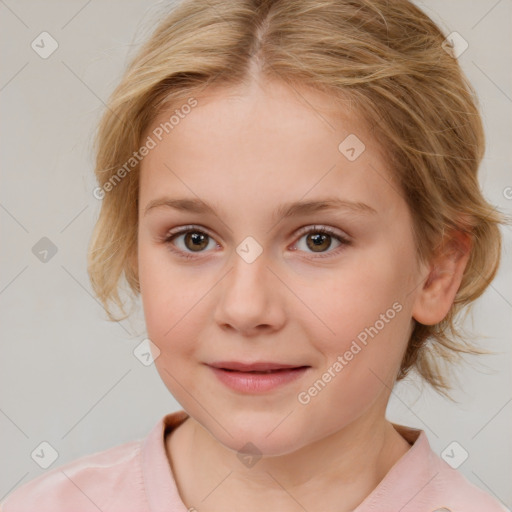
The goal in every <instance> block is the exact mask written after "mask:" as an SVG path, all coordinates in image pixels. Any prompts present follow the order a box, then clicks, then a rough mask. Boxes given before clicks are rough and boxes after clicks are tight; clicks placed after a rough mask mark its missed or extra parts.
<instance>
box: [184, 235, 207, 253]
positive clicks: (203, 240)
mask: <svg viewBox="0 0 512 512" xmlns="http://www.w3.org/2000/svg"><path fill="white" fill-rule="evenodd" d="M208 238H210V237H209V236H208V235H207V234H206V233H201V232H200V231H189V232H187V233H186V234H185V238H184V239H183V243H184V244H185V247H186V248H187V249H190V250H191V251H194V252H198V251H201V250H202V249H204V248H205V247H207V246H208Z"/></svg>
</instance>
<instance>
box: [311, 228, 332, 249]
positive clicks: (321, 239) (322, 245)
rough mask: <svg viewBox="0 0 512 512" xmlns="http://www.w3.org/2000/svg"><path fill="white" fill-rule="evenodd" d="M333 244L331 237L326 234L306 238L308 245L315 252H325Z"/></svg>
mask: <svg viewBox="0 0 512 512" xmlns="http://www.w3.org/2000/svg"><path fill="white" fill-rule="evenodd" d="M331 243H332V237H331V235H327V234H325V233H313V234H311V233H310V234H308V235H307V236H306V244H307V246H308V247H309V248H310V249H311V250H312V251H314V252H323V251H325V250H327V249H329V247H330V246H331Z"/></svg>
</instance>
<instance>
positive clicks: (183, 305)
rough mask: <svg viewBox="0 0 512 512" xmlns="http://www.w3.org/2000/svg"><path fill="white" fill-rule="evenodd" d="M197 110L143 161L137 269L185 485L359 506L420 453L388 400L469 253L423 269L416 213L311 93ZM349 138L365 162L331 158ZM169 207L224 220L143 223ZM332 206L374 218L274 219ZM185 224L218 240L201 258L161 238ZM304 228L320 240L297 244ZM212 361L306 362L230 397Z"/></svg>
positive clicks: (224, 101)
mask: <svg viewBox="0 0 512 512" xmlns="http://www.w3.org/2000/svg"><path fill="white" fill-rule="evenodd" d="M197 99H198V105H197V106H196V107H195V108H194V109H193V110H192V112H191V113H190V114H189V115H188V116H186V117H185V118H184V119H182V120H181V121H180V123H179V124H178V125H177V126H175V127H174V129H173V130H172V131H171V132H170V133H169V135H168V136H166V137H165V138H164V139H163V140H162V142H160V143H159V144H158V145H157V146H156V147H155V148H154V149H152V150H151V151H150V153H149V155H148V156H146V157H145V159H144V160H143V162H142V166H141V176H140V189H139V205H140V206H139V208H140V210H139V227H138V253H137V268H138V273H139V281H140V286H141V297H142V303H143V308H144V314H145V319H146V326H147V332H148V337H149V338H150V339H151V340H152V342H153V343H154V344H155V345H156V346H157V347H158V349H159V350H160V355H159V356H158V357H157V358H156V360H155V364H156V367H157V369H158V372H159V374H160V376H161V378H162V379H163V381H164V383H165V385H166V386H167V388H168V389H169V391H170V392H171V393H172V394H173V395H174V397H175V398H176V400H177V401H178V402H179V403H180V404H181V406H182V407H183V409H185V410H186V412H187V413H188V414H189V415H190V418H189V419H187V420H186V421H185V422H184V423H183V424H182V425H181V426H179V427H178V428H177V429H176V430H175V431H174V432H173V433H172V435H170V436H168V437H167V439H166V449H167V454H168V457H169V461H170V464H171V466H172V469H173V472H174V475H175V478H176V481H177V485H178V490H179V492H180V495H181V497H182V499H183V501H184V503H185V505H186V506H187V507H194V508H195V509H196V510H198V511H213V510H228V509H230V510H243V511H248V512H251V511H260V510H268V509H270V508H271V509H273V510H281V511H284V512H287V511H298V510H301V511H302V510H303V508H305V509H306V510H325V511H330V510H333V511H334V510H336V511H343V510H346V511H348V510H352V509H353V508H355V507H356V506H357V505H358V504H360V503H361V502H362V501H363V500H364V498H365V497H366V496H368V494H370V493H371V491H372V490H373V489H374V488H375V487H376V486H377V484H378V483H379V482H380V481H381V480H382V478H383V477H384V476H385V475H386V473H387V472H388V471H389V469H390V468H391V467H392V466H393V465H394V464H395V463H396V462H397V460H398V459H399V458H400V457H402V456H403V455H404V454H405V453H406V452H407V450H408V449H409V448H410V446H409V444H408V443H407V442H406V441H405V439H404V438H402V437H401V435H400V434H399V433H398V432H397V431H396V430H395V429H394V427H393V425H392V424H391V423H390V422H389V421H388V420H387V419H386V417H385V411H386V405H387V402H388V399H389V395H390V392H391V389H392V387H393V384H394V382H395V379H396V375H397V372H398V370H399V366H400V361H401V359H402V356H403V354H404V351H405V350H406V347H407V342H408V339H409V336H410V333H411V330H412V327H413V321H414V319H416V320H418V321H420V322H423V323H436V322H438V321H440V320H441V319H442V318H443V317H444V316H445V315H446V313H447V312H448V310H449V308H450V305H451V304H452V302H453V298H454V295H455V293H456V291H457V288H458V286H459V284H460V280H461V278H462V272H463V269H464V266H465V264H466V263H467V252H468V251H467V250H466V251H461V250H460V249H459V250H457V251H450V250H446V251H445V252H444V253H443V254H440V255H438V256H437V257H436V259H433V260H432V261H430V262H428V263H420V262H419V261H418V258H417V256H416V249H415V245H414V240H413V231H412V219H411V214H410V211H409V209H408V206H407V204H406V202H405V200H404V199H403V198H402V197H401V195H400V194H399V193H398V190H399V187H398V185H397V184H396V183H395V182H394V179H393V177H392V174H391V171H390V169H387V168H386V159H385V158H384V157H383V155H382V153H381V151H380V150H379V148H378V147H377V145H376V143H375V142H374V141H373V140H372V138H371V131H370V130H369V129H368V127H366V126H364V125H363V124H362V123H361V122H360V120H359V119H358V117H357V112H356V111H355V110H349V109H348V108H347V109H345V110H343V109H342V108H341V109H340V107H339V106H338V109H337V110H336V113H334V112H335V111H334V109H333V105H332V103H331V102H330V100H329V98H328V97H326V96H324V95H322V94H320V93H318V92H314V91H311V90H306V89H301V90H299V89H293V88H291V87H288V86H285V85H283V84H281V83H278V82H269V81H265V82H262V81H257V82H254V81H253V82H251V83H250V84H249V85H245V86H240V87H238V88H230V89H226V88H217V89H210V90H209V91H208V94H206V93H204V94H203V95H201V96H198V97H197ZM175 108H176V107H174V109H175ZM174 109H171V110H169V112H166V113H163V114H162V115H161V116H160V117H158V118H157V119H155V120H154V122H153V123H152V125H151V126H150V128H149V130H148V132H147V134H150V133H151V130H153V129H154V128H155V127H156V126H158V125H159V124H160V123H161V122H162V121H165V120H167V119H169V117H170V115H171V114H172V112H173V111H174ZM147 134H146V135H147ZM349 134H356V135H357V137H358V138H359V139H360V140H361V141H363V142H364V144H365V146H366V149H365V151H364V152H363V153H362V154H361V155H360V156H359V157H358V158H357V159H356V160H355V161H349V160H348V159H347V158H345V156H344V155H343V154H341V153H340V151H339V150H338V145H339V144H340V142H341V141H343V140H344V139H345V138H346V137H347V136H348V135H349ZM163 196H168V197H172V198H192V199H198V198H199V199H201V200H202V201H205V202H207V203H209V204H211V205H213V206H214V208H215V211H216V214H213V215H212V214H205V213H192V212H183V211H178V210H176V209H173V208H170V207H166V206H160V207H155V208H151V209H150V210H149V211H148V212H147V213H146V212H145V210H146V207H147V206H148V204H149V203H150V202H151V201H153V200H155V199H158V198H161V197H163ZM333 196H334V197H338V198H340V199H343V200H346V201H351V202H360V203H364V204H366V205H368V206H370V207H371V208H372V209H374V210H375V211H374V212H373V213H372V212H362V211H353V210H351V209H339V210H337V211H320V212H317V213H309V214H307V215H302V216H293V217H290V218H278V219H277V220H276V219H272V217H271V215H272V213H273V211H274V209H275V208H276V207H277V206H278V205H281V204H282V203H287V202H291V201H299V200H321V199H324V198H326V197H333ZM190 224H194V225H195V226H196V227H195V228H191V231H192V232H197V231H198V230H199V231H200V232H206V233H207V234H208V235H209V237H207V238H206V242H205V248H203V249H202V252H201V251H199V252H194V246H193V244H192V243H191V242H190V241H189V242H188V244H187V245H185V244H186V240H185V236H184V234H183V233H182V234H181V235H177V238H175V239H174V240H173V241H172V242H167V243H166V242H165V241H164V239H165V237H166V235H167V234H168V232H169V231H170V230H171V229H176V228H179V227H180V226H181V227H183V226H187V225H190ZM314 226H317V227H318V226H325V227H331V228H332V229H334V230H335V231H336V233H337V234H339V235H341V236H343V237H345V238H348V240H349V241H350V242H349V243H348V244H347V243H340V242H339V241H337V240H336V238H335V237H328V238H327V242H326V243H325V244H324V245H323V246H321V248H320V249H316V250H315V248H314V246H313V244H311V241H310V245H309V246H308V244H307V241H308V240H310V239H311V237H312V235H314V234H315V233H317V231H315V228H314ZM302 227H310V228H311V232H310V233H309V234H308V233H305V234H301V235H298V231H299V228H302ZM248 236H251V237H253V238H254V239H255V240H256V241H257V242H258V244H259V245H260V246H261V249H262V251H263V252H262V253H261V255H260V256H259V257H257V258H256V260H255V261H254V262H252V263H247V262H246V261H245V260H244V259H243V258H242V257H240V256H239V254H238V253H237V252H236V248H237V246H239V244H240V243H241V242H242V241H243V240H244V239H245V238H246V237H248ZM329 241H331V245H330V246H329ZM460 246H461V244H459V247H460ZM462 246H463V247H464V248H465V249H467V246H465V245H464V244H462ZM170 247H173V248H174V249H175V251H177V252H173V251H171V249H170ZM311 247H313V248H311ZM180 251H181V252H180ZM178 253H180V254H182V255H183V254H189V255H192V256H193V259H186V258H184V257H183V256H180V255H179V254H178ZM396 303H399V304H400V306H401V310H400V312H399V313H397V314H396V315H394V318H393V319H392V320H389V322H387V323H385V326H384V328H382V329H381V330H380V331H379V332H378V334H377V335H376V336H375V337H374V338H373V339H370V340H369V342H368V344H367V345H366V346H364V347H363V348H362V350H361V351H360V352H358V353H357V355H356V356H354V358H353V359H352V360H351V361H349V362H348V364H347V365H346V366H344V367H343V370H342V371H340V372H338V373H337V374H336V376H335V377H334V378H332V379H331V380H330V382H329V383H328V384H327V385H326V386H325V387H324V388H323V389H322V390H321V392H319V393H318V394H317V395H316V396H314V397H313V398H312V399H311V400H310V402H309V403H307V404H302V403H300V402H299V401H298V399H297V396H298V394H299V393H300V392H303V391H307V390H308V389H309V388H310V386H311V385H312V384H313V383H314V382H315V381H316V380H318V379H321V378H322V375H323V374H324V373H325V372H326V371H327V370H328V368H329V367H332V365H333V363H334V362H335V361H336V359H337V357H338V356H339V355H343V354H344V353H345V352H346V351H347V350H348V349H349V348H350V346H351V343H352V341H353V340H355V339H356V338H357V336H358V334H360V333H361V332H362V331H364V329H365V328H366V327H369V326H373V325H375V323H376V321H377V320H379V318H381V316H380V315H382V314H384V313H385V312H386V311H387V310H389V309H390V308H392V305H393V304H396ZM219 360H237V361H277V362H281V363H288V364H294V365H309V366H310V368H309V369H308V371H307V372H306V374H305V375H304V376H303V377H301V378H299V379H298V380H295V381H293V382H291V383H288V384H286V385H285V386H283V387H281V388H279V389H276V390H274V391H270V392H267V393H263V394H259V395H256V394H245V393H240V392H235V391H233V390H231V389H229V388H227V387H226V386H225V385H224V384H223V383H221V382H220V381H219V380H218V379H217V378H216V376H215V375H214V374H213V372H212V370H211V369H210V368H209V367H208V366H206V365H205V364H204V363H211V362H213V361H219ZM248 442H251V443H252V444H253V445H255V446H256V447H257V449H258V450H259V451H260V452H261V454H262V457H261V459H259V460H258V462H257V463H256V464H255V465H253V466H252V467H246V466H245V465H244V464H242V463H241V461H240V459H239V458H238V457H237V453H238V451H239V450H240V449H241V448H242V447H243V446H244V445H246V443H248ZM269 507H270V508H269Z"/></svg>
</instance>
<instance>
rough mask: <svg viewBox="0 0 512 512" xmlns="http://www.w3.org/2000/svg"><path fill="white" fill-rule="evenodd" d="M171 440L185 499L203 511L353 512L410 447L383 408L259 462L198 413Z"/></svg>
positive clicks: (171, 457) (172, 458)
mask: <svg viewBox="0 0 512 512" xmlns="http://www.w3.org/2000/svg"><path fill="white" fill-rule="evenodd" d="M166 443H167V453H168V455H169V460H170V462H171V465H172V468H173V473H174V476H175V478H176V484H177V487H178V491H179V493H180V495H181V497H182V500H183V501H184V503H185V505H186V506H187V507H190V508H192V507H194V508H195V509H197V510H200V511H201V512H208V511H210V510H212V511H214V510H227V509H229V508H230V509H233V508H236V509H240V510H244V511H247V512H252V511H260V510H262V509H263V510H265V509H268V508H269V507H270V508H271V509H274V510H281V511H283V512H288V511H290V512H292V511H293V512H295V511H302V512H303V510H304V509H306V510H325V511H330V510H333V511H334V510H336V511H337V512H343V511H346V512H348V511H352V510H353V509H354V508H356V507H357V506H358V505H359V504H360V503H361V502H362V501H363V500H364V499H365V498H366V496H368V495H369V494H370V493H371V492H372V491H373V489H375V487H376V486H377V485H378V483H379V482H380V481H381V480H382V479H383V478H384V476H385V475H386V473H387V472H388V471H389V470H390V469H391V467H392V466H393V465H394V464H395V463H396V462H397V461H398V459H399V458H400V457H401V456H402V455H404V454H405V453H406V451H407V450H408V449H409V448H410V446H409V444H408V443H407V441H405V439H403V438H402V437H401V436H400V434H399V433H398V432H397V431H396V430H395V429H394V427H393V426H392V425H391V423H389V422H388V421H387V420H386V419H385V417H384V413H383V412H381V413H380V414H378V415H377V414H375V411H373V412H370V413H368V414H366V415H365V416H362V417H360V418H358V419H357V420H356V421H354V422H352V423H351V424H350V425H348V426H346V427H344V428H343V429H342V430H340V431H338V432H336V433H334V434H332V435H330V436H328V437H325V438H323V439H321V440H319V441H317V442H315V443H312V444H309V445H307V446H304V447H302V448H300V449H298V450H297V451H294V452H292V453H289V454H286V455H281V456H275V457H262V458H261V459H260V460H258V462H257V463H256V464H255V465H253V466H252V467H244V466H243V464H241V463H240V460H239V459H238V457H237V454H236V453H235V452H234V451H232V450H231V449H229V448H227V447H225V446H224V445H222V444H221V443H219V442H218V441H217V440H216V439H215V438H214V437H213V436H212V435H211V434H210V433H209V432H208V431H207V430H205V429H204V427H203V426H202V425H201V424H199V423H198V422H197V421H195V420H194V419H193V418H192V417H189V418H188V419H187V420H186V421H185V422H184V423H183V424H182V425H180V426H179V427H178V428H177V429H176V430H175V431H174V432H173V433H172V435H170V436H169V437H168V438H167V440H166ZM233 504H236V507H234V506H233Z"/></svg>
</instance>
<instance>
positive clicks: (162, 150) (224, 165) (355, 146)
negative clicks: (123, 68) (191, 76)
mask: <svg viewBox="0 0 512 512" xmlns="http://www.w3.org/2000/svg"><path fill="white" fill-rule="evenodd" d="M194 98H195V100H196V101H197V105H196V106H195V107H193V108H192V109H188V108H187V109H184V110H183V112H181V115H180V116H179V122H178V123H176V124H174V125H173V126H172V128H170V127H169V123H168V121H169V119H170V117H171V116H172V115H173V114H174V113H176V111H178V112H177V113H178V114H179V113H180V105H184V104H186V103H187V98H184V99H183V100H182V101H181V102H175V103H174V104H173V106H172V108H169V109H168V110H167V111H166V112H163V113H161V114H160V115H159V116H158V117H157V118H156V119H155V120H154V121H153V123H152V124H151V126H150V127H149V129H148V131H147V132H146V136H148V135H149V136H152V137H153V138H154V139H155V140H156V137H155V136H154V135H153V134H154V133H155V129H157V130H158V127H160V132H162V127H165V123H167V131H168V133H166V131H165V130H163V134H162V135H161V140H156V146H155V148H154V149H152V150H151V151H150V153H149V154H148V155H147V156H146V157H145V158H144V160H143V161H142V164H141V190H140V194H141V197H142V200H141V207H143V206H144V204H142V203H144V202H146V203H147V201H148V200H150V199H153V198H154V197H155V196H156V195H158V194H160V195H161V194H162V193H163V192H164V191H165V192H166V193H168V194H173V193H174V194H173V195H176V193H178V194H179V195H180V196H183V195H184V194H186V195H187V197H190V196H191V195H195V196H199V197H200V198H203V197H204V199H205V200H207V198H210V199H212V202H217V201H216V199H218V202H222V201H224V202H229V203H231V204H233V205H235V206H236V205H238V206H239V207H241V208H242V207H243V208H244V209H247V208H250V205H254V206H257V205H259V204H260V201H259V200H258V199H261V200H263V199H264V200H265V202H267V203H274V204H275V203H279V202H286V200H296V199H300V198H302V197H304V196H305V195H308V196H309V197H313V196H322V195H326V194H328V195H329V196H331V197H332V195H339V196H341V197H342V198H343V199H350V200H353V201H363V197H364V200H365V202H367V201H371V202H373V203H374V204H379V203H380V204H381V206H382V207H384V206H386V205H385V203H389V202H390V201H391V202H392V201H393V200H395V201H396V200H398V199H399V198H398V197H393V196H397V191H396V187H395V190H393V187H391V188H390V184H389V183H390V182H391V181H392V176H391V175H390V172H389V170H388V169H386V167H385V163H386V160H385V158H384V157H383V155H382V154H381V148H379V147H378V145H377V144H376V143H375V142H374V141H373V139H372V137H371V131H370V130H369V129H368V127H367V126H365V124H364V122H362V120H361V118H360V116H358V113H357V111H356V110H355V109H352V108H351V105H350V103H349V102H340V101H338V102H336V101H335V100H334V98H331V97H329V96H328V95H327V94H324V93H321V92H318V91H313V90H311V89H307V88H300V89H299V88H297V87H293V86H290V85H287V84H282V83H280V82H265V83H261V82H258V83H251V84H250V85H244V86H238V87H230V88H226V87H217V88H215V89H210V90H208V91H205V92H204V93H203V94H201V95H197V96H194ZM185 111H186V112H187V113H186V114H185V113H184V112H185ZM175 118H176V119H178V117H176V116H175ZM347 150H349V151H348V153H347ZM354 154H355V156H356V158H355V159H354V158H353V157H354ZM386 189H388V190H386ZM215 196H217V197H215ZM309 197H308V198H309ZM387 207H389V204H388V205H387Z"/></svg>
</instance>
